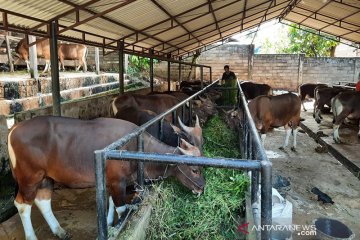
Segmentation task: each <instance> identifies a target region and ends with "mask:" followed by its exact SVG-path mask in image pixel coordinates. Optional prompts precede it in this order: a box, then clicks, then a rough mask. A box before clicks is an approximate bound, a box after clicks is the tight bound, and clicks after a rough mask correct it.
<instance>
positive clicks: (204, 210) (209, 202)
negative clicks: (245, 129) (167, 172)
mask: <svg viewBox="0 0 360 240" xmlns="http://www.w3.org/2000/svg"><path fill="white" fill-rule="evenodd" d="M203 134H204V136H205V144H204V146H203V148H204V155H205V156H207V157H215V156H222V157H233V158H237V157H240V153H239V151H238V141H237V137H236V134H235V133H234V132H232V131H231V130H230V129H229V128H228V127H227V126H226V124H225V123H224V122H223V121H222V120H221V118H220V117H219V116H215V117H214V118H212V119H211V120H210V121H209V122H208V123H207V124H206V126H205V127H204V128H203ZM203 172H204V176H205V178H206V187H205V192H204V194H202V195H201V196H200V197H196V196H195V195H193V194H192V193H191V192H190V191H189V190H188V189H185V187H183V186H182V185H180V184H179V183H178V182H177V181H174V180H172V181H164V182H161V183H159V184H156V185H155V186H154V191H155V193H156V195H157V197H156V198H155V200H154V202H153V203H152V204H153V206H154V210H153V212H152V217H151V220H150V226H149V228H148V232H147V239H240V236H239V234H237V226H238V225H239V214H240V211H241V210H243V208H242V205H243V202H244V199H245V191H246V190H247V187H248V184H249V180H248V178H247V176H246V175H244V174H242V173H241V172H239V171H235V170H230V169H214V168H206V169H204V171H203Z"/></svg>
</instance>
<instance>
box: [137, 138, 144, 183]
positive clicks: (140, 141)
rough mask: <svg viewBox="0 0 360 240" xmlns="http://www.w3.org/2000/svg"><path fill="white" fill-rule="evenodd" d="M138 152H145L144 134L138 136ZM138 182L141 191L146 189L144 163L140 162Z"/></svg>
mask: <svg viewBox="0 0 360 240" xmlns="http://www.w3.org/2000/svg"><path fill="white" fill-rule="evenodd" d="M138 152H144V134H143V133H141V134H140V135H139V136H138ZM137 182H138V184H139V186H140V188H141V189H143V188H144V162H141V161H139V162H138V169H137Z"/></svg>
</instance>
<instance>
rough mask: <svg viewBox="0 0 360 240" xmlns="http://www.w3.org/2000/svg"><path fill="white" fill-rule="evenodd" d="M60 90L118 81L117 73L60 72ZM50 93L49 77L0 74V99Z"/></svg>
mask: <svg viewBox="0 0 360 240" xmlns="http://www.w3.org/2000/svg"><path fill="white" fill-rule="evenodd" d="M59 80H60V91H63V90H68V89H75V88H80V87H88V86H92V85H98V84H105V83H114V82H118V80H119V74H113V73H103V74H100V75H96V74H95V73H80V72H73V73H68V72H67V73H61V74H60V79H59ZM39 91H40V92H41V93H43V94H46V93H51V77H40V78H39V79H38V80H35V79H32V78H29V77H28V74H23V75H22V76H21V75H20V76H7V77H4V76H0V100H1V99H7V100H12V99H21V98H28V97H35V96H37V94H38V92H39Z"/></svg>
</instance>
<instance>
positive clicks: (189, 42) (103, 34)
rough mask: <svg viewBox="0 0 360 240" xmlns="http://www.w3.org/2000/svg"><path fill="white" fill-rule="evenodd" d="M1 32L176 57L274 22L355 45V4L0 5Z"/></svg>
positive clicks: (359, 32) (46, 0)
mask: <svg viewBox="0 0 360 240" xmlns="http://www.w3.org/2000/svg"><path fill="white" fill-rule="evenodd" d="M0 12H2V13H3V14H2V16H3V17H2V18H0V20H1V21H0V28H1V29H7V30H9V31H20V32H23V33H27V34H33V35H38V36H42V37H44V36H47V32H46V31H47V29H48V28H47V26H48V25H49V23H50V22H51V21H53V20H58V23H59V39H60V40H67V41H74V42H83V43H86V44H90V45H94V46H99V47H103V48H108V49H112V50H116V48H117V43H118V42H119V41H124V42H125V47H126V49H127V50H128V51H134V52H138V53H148V52H149V49H150V48H153V49H154V50H155V52H156V54H157V55H161V56H166V55H168V54H171V56H172V57H175V58H176V57H177V56H180V55H183V54H186V53H188V52H193V51H195V50H196V49H197V48H201V47H203V46H205V45H208V44H211V43H214V42H216V41H221V40H225V39H226V38H228V37H230V36H232V35H234V34H237V33H239V32H241V31H245V30H248V29H250V28H254V27H258V26H259V25H260V24H262V23H263V22H266V21H269V20H271V19H275V18H278V19H279V20H280V21H283V20H287V21H290V22H294V23H297V24H299V25H303V26H307V27H311V28H313V29H316V30H317V31H318V32H320V33H328V34H332V35H334V36H336V37H337V38H338V40H341V39H345V40H349V41H352V42H354V43H356V44H359V43H360V0H276V1H275V0H192V1H188V0H101V1H100V0H43V1H35V0H17V1H13V0H0Z"/></svg>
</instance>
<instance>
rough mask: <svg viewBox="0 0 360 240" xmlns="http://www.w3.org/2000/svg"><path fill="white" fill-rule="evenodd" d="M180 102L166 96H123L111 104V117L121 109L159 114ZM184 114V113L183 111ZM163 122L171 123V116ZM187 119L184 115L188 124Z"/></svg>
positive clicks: (180, 110)
mask: <svg viewBox="0 0 360 240" xmlns="http://www.w3.org/2000/svg"><path fill="white" fill-rule="evenodd" d="M179 102H180V101H179V99H177V98H176V97H173V96H170V95H167V94H154V95H140V94H124V95H121V96H118V97H116V98H114V99H113V100H112V102H111V108H110V109H111V111H112V113H111V116H115V115H116V114H117V113H118V112H122V111H123V109H128V108H130V107H133V108H135V109H144V110H150V111H153V112H155V113H157V114H161V113H163V112H165V111H166V110H168V109H169V108H171V107H173V106H174V105H176V104H178V103H179ZM176 113H177V116H181V113H182V109H181V108H178V110H177V111H176ZM185 113H186V111H185ZM165 120H166V121H168V122H172V116H171V114H169V115H167V116H166V117H165ZM188 122H189V119H188V116H187V115H186V114H185V120H184V123H185V124H188Z"/></svg>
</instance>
